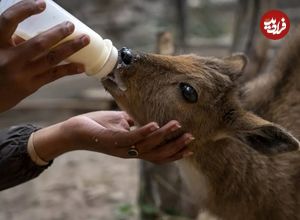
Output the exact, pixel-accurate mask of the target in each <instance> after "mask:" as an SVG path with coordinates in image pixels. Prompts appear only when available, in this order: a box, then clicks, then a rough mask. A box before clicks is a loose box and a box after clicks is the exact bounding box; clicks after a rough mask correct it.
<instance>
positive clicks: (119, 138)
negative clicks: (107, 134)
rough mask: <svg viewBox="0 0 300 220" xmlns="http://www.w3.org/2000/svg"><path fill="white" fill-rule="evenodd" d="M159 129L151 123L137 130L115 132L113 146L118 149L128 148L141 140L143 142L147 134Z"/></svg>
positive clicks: (155, 124)
mask: <svg viewBox="0 0 300 220" xmlns="http://www.w3.org/2000/svg"><path fill="white" fill-rule="evenodd" d="M157 129H159V126H158V124H157V123H155V122H151V123H149V124H147V125H145V126H143V127H141V128H138V129H136V130H133V131H129V132H117V131H115V135H114V136H115V140H116V141H115V145H116V146H119V147H124V148H125V147H126V148H128V147H130V146H132V145H134V144H136V143H138V142H140V141H142V140H144V139H145V138H146V137H147V136H148V135H149V134H151V133H153V132H154V131H156V130H157Z"/></svg>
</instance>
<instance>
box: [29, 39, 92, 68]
mask: <svg viewBox="0 0 300 220" xmlns="http://www.w3.org/2000/svg"><path fill="white" fill-rule="evenodd" d="M89 42H90V39H89V37H88V36H87V35H83V36H80V37H78V38H76V39H74V40H71V41H67V42H65V43H63V44H61V45H59V46H57V47H56V48H54V49H53V50H51V51H50V52H49V53H48V54H46V55H45V56H43V57H41V58H39V59H38V60H36V61H34V62H32V64H31V65H30V66H31V68H32V70H33V72H32V73H33V74H39V73H43V72H45V71H47V70H48V69H50V68H52V67H53V66H55V65H57V64H59V63H60V62H62V61H63V60H65V59H67V58H68V57H69V56H71V55H72V54H74V53H76V52H77V51H79V50H80V49H82V48H83V47H85V46H86V45H88V44H89Z"/></svg>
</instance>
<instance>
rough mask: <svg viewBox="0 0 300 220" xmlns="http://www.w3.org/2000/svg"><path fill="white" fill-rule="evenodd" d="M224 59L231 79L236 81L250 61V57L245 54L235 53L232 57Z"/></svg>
mask: <svg viewBox="0 0 300 220" xmlns="http://www.w3.org/2000/svg"><path fill="white" fill-rule="evenodd" d="M223 61H224V64H225V67H226V69H227V70H228V73H227V74H228V76H229V77H230V78H231V80H233V81H235V80H236V79H238V78H239V77H240V76H241V74H242V72H243V71H244V69H245V67H246V65H247V63H248V58H247V57H246V55H244V54H233V55H232V56H230V57H225V58H224V59H223Z"/></svg>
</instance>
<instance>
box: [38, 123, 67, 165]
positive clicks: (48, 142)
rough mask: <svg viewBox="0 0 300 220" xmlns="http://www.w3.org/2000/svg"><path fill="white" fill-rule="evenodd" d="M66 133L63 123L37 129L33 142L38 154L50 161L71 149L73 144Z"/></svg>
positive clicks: (44, 159)
mask: <svg viewBox="0 0 300 220" xmlns="http://www.w3.org/2000/svg"><path fill="white" fill-rule="evenodd" d="M66 133H67V132H66V131H63V129H62V123H59V124H55V125H52V126H50V127H46V128H43V129H41V130H38V131H36V132H35V133H34V139H32V141H33V142H32V144H33V146H34V150H35V152H36V154H37V156H38V157H39V158H40V159H42V160H43V161H46V162H48V161H51V160H53V159H55V158H56V157H58V156H60V155H62V154H64V153H67V152H69V151H71V150H72V145H71V143H70V141H69V139H68V137H67V136H66V135H65V134H66Z"/></svg>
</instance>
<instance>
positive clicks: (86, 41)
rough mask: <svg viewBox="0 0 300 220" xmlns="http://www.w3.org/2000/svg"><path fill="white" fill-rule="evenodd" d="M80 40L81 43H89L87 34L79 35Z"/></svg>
mask: <svg viewBox="0 0 300 220" xmlns="http://www.w3.org/2000/svg"><path fill="white" fill-rule="evenodd" d="M80 40H81V43H82V44H83V45H88V44H89V43H90V38H89V36H87V35H83V36H81V37H80Z"/></svg>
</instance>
